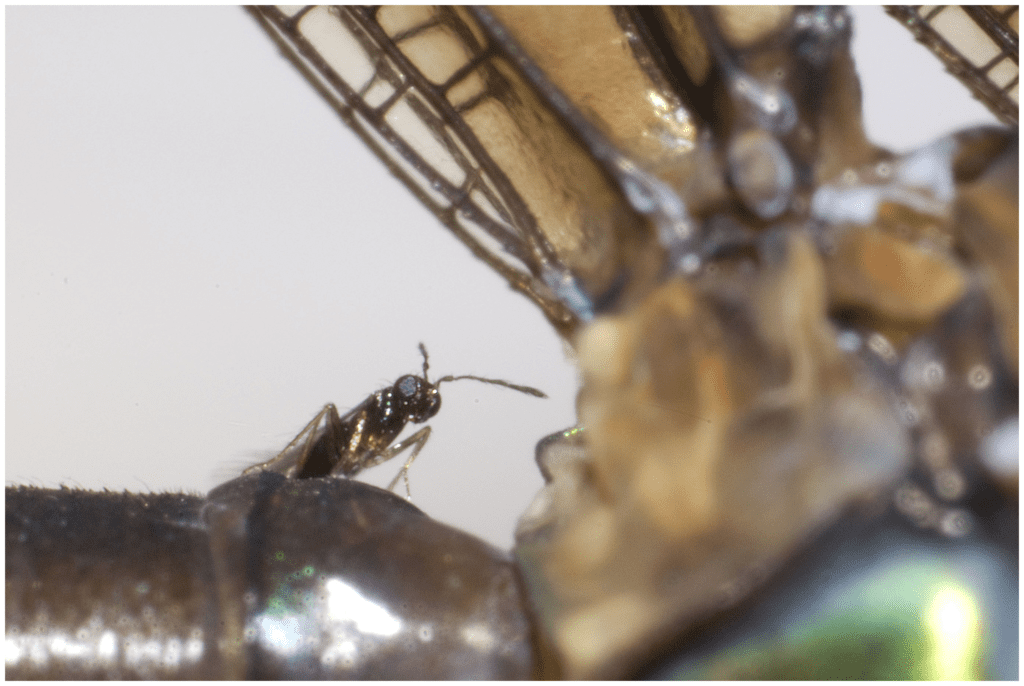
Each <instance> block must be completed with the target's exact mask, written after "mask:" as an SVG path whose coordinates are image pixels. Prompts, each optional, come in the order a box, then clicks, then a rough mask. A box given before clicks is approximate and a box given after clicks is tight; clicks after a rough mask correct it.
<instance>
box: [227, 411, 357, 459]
mask: <svg viewBox="0 0 1024 686" xmlns="http://www.w3.org/2000/svg"><path fill="white" fill-rule="evenodd" d="M325 420H326V421H325ZM322 422H323V423H326V424H327V425H328V426H331V427H336V426H338V424H340V423H341V417H340V416H338V408H337V407H335V406H334V403H327V404H326V405H324V407H323V409H322V410H320V411H319V412H317V414H316V416H315V417H313V419H312V420H311V421H310V422H309V424H306V426H305V427H303V429H302V431H300V432H299V433H298V434H297V435H296V436H295V438H293V439H292V440H291V442H290V443H289V444H288V445H286V446H285V447H284V450H282V451H281V452H279V453H278V454H277V455H275V456H274V457H272V458H270V459H269V460H267V461H266V462H261V463H259V464H255V465H253V466H252V467H249V468H248V469H246V470H245V471H243V472H242V474H243V475H244V474H252V473H253V472H261V471H270V472H278V473H279V474H284V475H285V476H287V477H294V476H295V475H296V474H298V473H300V472H301V471H302V468H303V467H304V466H305V464H306V460H307V459H308V458H309V453H310V451H311V450H312V449H313V444H314V443H315V442H316V439H317V436H318V435H319V434H320V432H319V431H318V430H317V429H318V428H319V427H320V424H321V423H322Z"/></svg>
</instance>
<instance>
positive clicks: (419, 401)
mask: <svg viewBox="0 0 1024 686" xmlns="http://www.w3.org/2000/svg"><path fill="white" fill-rule="evenodd" d="M419 348H420V353H421V354H422V355H423V376H416V375H415V374H406V375H404V376H401V377H399V378H398V380H397V381H395V383H394V384H393V385H391V386H389V387H387V388H382V389H380V390H379V391H376V392H375V393H372V394H371V395H370V396H369V397H368V398H366V400H364V401H363V402H361V403H359V404H358V405H356V406H355V407H354V408H352V409H351V410H349V411H348V412H346V413H345V414H344V415H339V414H338V408H337V407H335V405H334V403H328V404H326V405H324V408H323V409H322V410H320V412H318V413H317V415H316V416H315V417H313V420H312V421H310V422H309V424H307V425H306V426H305V428H303V429H302V431H300V432H299V434H298V435H297V436H296V437H295V438H294V439H292V441H291V443H289V444H288V445H287V446H285V448H284V450H282V451H281V452H280V453H278V454H277V455H276V456H275V457H274V458H272V459H270V460H268V461H266V462H263V463H261V464H258V465H254V466H252V467H249V468H248V469H246V470H245V472H243V473H244V474H250V473H253V472H257V471H273V472H278V473H280V474H283V475H284V476H286V477H289V478H296V479H310V478H315V477H321V476H331V475H334V476H339V475H340V476H346V477H352V476H355V475H356V474H358V473H359V472H361V471H363V470H364V469H369V468H370V467H375V466H377V465H379V464H381V463H383V462H387V461H388V460H390V459H391V458H393V457H395V456H396V455H399V454H401V453H402V452H404V451H405V450H407V449H409V448H412V453H411V454H410V455H409V459H407V460H406V461H405V464H404V465H402V468H401V469H400V470H399V472H398V474H397V475H395V478H394V479H392V481H391V483H390V484H389V485H388V490H394V488H395V485H396V484H398V480H399V479H404V480H405V492H406V496H407V497H408V498H411V497H412V493H411V491H410V490H409V467H410V466H411V465H412V463H413V460H415V459H416V456H417V455H419V453H420V450H422V449H423V446H424V445H426V443H427V439H428V438H430V427H429V426H425V427H423V428H422V429H420V430H419V431H417V432H416V433H414V434H412V435H411V436H409V437H408V438H406V439H404V440H401V441H398V442H397V443H395V442H394V441H395V439H396V438H397V437H398V434H400V433H402V430H403V429H404V428H405V425H406V424H407V423H409V422H415V423H417V424H422V423H423V422H425V421H427V420H428V419H430V418H431V417H433V416H434V415H436V414H437V413H438V411H439V410H440V409H441V394H440V392H439V391H438V386H440V385H441V384H443V383H445V382H448V381H458V380H460V379H472V380H474V381H482V382H483V383H489V384H494V385H495V386H504V387H505V388H511V389H512V390H514V391H519V392H520V393H526V394H529V395H533V396H536V397H538V398H546V397H547V395H545V394H544V393H543V392H541V391H538V390H537V389H536V388H531V387H529V386H520V385H517V384H514V383H509V382H508V381H502V380H501V379H485V378H483V377H480V376H472V375H469V374H465V375H462V376H443V377H441V378H440V379H438V380H437V381H435V382H433V383H431V381H430V379H429V378H428V376H427V370H428V369H429V368H430V363H429V361H428V357H427V349H426V347H424V345H423V344H422V343H420V344H419Z"/></svg>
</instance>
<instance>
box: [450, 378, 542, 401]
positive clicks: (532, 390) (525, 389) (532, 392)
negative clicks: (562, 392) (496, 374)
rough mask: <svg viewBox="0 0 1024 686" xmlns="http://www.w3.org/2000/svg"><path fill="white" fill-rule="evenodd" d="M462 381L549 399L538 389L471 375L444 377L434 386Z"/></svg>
mask: <svg viewBox="0 0 1024 686" xmlns="http://www.w3.org/2000/svg"><path fill="white" fill-rule="evenodd" d="M460 379H472V380H473V381H482V382H483V383H489V384H494V385H495V386H504V387H505V388H511V389H512V390H513V391H519V392H520V393H526V394H527V395H532V396H535V397H537V398H546V397H548V396H547V394H546V393H544V391H538V390H537V389H536V388H532V387H530V386H520V385H519V384H514V383H510V382H508V381H502V380H501V379H485V378H483V377H482V376H471V375H469V374H465V375H462V376H443V377H441V378H440V379H438V380H437V382H436V383H435V384H434V385H435V386H439V385H441V384H442V383H444V382H446V381H458V380H460Z"/></svg>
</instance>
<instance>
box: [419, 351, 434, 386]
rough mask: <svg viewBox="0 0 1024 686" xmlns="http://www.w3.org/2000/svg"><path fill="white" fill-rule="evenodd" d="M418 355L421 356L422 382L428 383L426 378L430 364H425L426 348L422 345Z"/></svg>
mask: <svg viewBox="0 0 1024 686" xmlns="http://www.w3.org/2000/svg"><path fill="white" fill-rule="evenodd" d="M420 353H422V354H423V380H424V381H426V382H427V383H430V380H429V379H428V378H427V370H428V369H430V363H429V362H427V346H425V345H423V344H422V343H420ZM435 385H436V384H435Z"/></svg>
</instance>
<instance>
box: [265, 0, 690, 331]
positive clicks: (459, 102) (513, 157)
mask: <svg viewBox="0 0 1024 686" xmlns="http://www.w3.org/2000/svg"><path fill="white" fill-rule="evenodd" d="M252 11H253V13H254V14H255V16H256V17H257V18H258V19H259V21H260V22H261V23H262V24H263V26H264V27H265V28H266V29H267V30H268V32H269V33H271V35H272V36H273V37H274V38H275V39H276V40H277V42H278V44H279V45H280V46H281V48H282V50H283V51H284V52H285V53H286V55H287V56H288V57H289V58H290V59H291V60H292V61H293V62H294V63H295V64H296V66H298V67H299V68H300V70H301V71H302V72H303V73H304V74H305V75H306V77H307V78H308V79H309V80H310V82H311V83H312V84H313V85H314V86H315V87H316V88H317V89H318V90H319V91H320V93H321V94H322V95H323V96H324V97H325V98H326V99H327V100H328V102H330V103H331V105H332V106H333V107H334V109H335V110H336V111H337V112H338V114H339V115H340V116H341V117H342V119H344V120H345V122H346V123H347V124H348V125H349V126H350V127H351V128H352V129H353V130H355V131H356V133H357V134H358V135H359V136H360V137H361V138H362V139H363V140H364V141H365V142H366V143H367V145H369V146H370V148H371V149H373V150H374V152H375V153H376V154H377V155H378V156H379V157H380V158H381V159H382V160H383V161H384V162H385V164H387V165H388V167H389V169H390V170H391V171H392V172H393V173H394V174H395V175H396V176H398V177H399V178H400V179H401V180H402V181H403V182H404V183H405V184H406V185H407V186H408V187H409V188H410V190H411V191H412V192H413V193H414V194H415V195H416V196H417V197H418V198H419V199H420V200H421V202H423V203H424V204H425V205H426V206H427V207H428V208H429V209H430V210H431V211H432V212H433V213H434V214H435V215H436V216H437V217H438V218H439V219H440V220H441V221H442V222H443V223H444V224H445V226H447V227H448V228H449V229H450V230H451V231H452V232H453V233H454V234H455V235H456V236H457V237H458V238H459V239H460V240H461V241H462V242H463V243H465V244H466V245H467V246H468V247H469V248H470V249H471V250H472V251H473V253H474V254H475V255H477V256H478V257H480V258H482V259H483V260H485V261H486V262H487V263H488V264H489V265H490V266H491V267H492V268H494V269H495V270H496V271H498V272H499V273H500V274H501V275H502V276H504V277H505V279H507V280H508V282H509V284H510V285H511V286H512V287H513V288H515V289H516V290H518V291H520V292H522V293H524V294H525V295H527V296H528V297H529V298H531V299H532V300H533V301H534V302H536V303H537V304H538V305H540V306H541V308H542V309H543V311H544V313H545V314H546V315H547V316H548V318H549V319H550V320H551V321H552V322H553V323H554V324H555V325H556V327H557V328H558V329H559V330H560V331H561V332H562V333H563V334H565V333H569V332H571V331H572V330H573V329H574V328H575V327H576V325H577V323H578V322H579V321H580V320H585V319H587V318H589V316H590V315H591V312H592V307H593V306H592V301H593V300H595V299H600V298H601V297H602V294H605V293H607V292H610V291H611V290H612V289H613V288H614V287H615V284H616V283H621V282H623V281H628V282H631V283H632V282H637V281H638V280H637V279H635V278H632V277H631V278H630V279H623V278H621V274H620V271H621V270H622V269H630V268H631V267H632V266H633V265H634V264H636V263H637V262H638V261H640V260H642V259H643V256H644V255H645V254H646V253H644V252H643V250H642V249H641V248H638V247H637V246H643V245H645V242H644V236H646V235H647V234H648V233H649V232H647V231H646V229H645V221H644V220H643V219H642V218H640V217H638V216H637V214H636V213H635V212H634V211H633V210H632V209H631V207H630V206H629V204H628V202H627V201H626V200H625V198H624V197H623V196H622V194H621V192H620V191H619V190H618V189H616V188H615V185H614V180H613V179H612V178H610V177H609V174H608V173H607V168H606V167H602V164H601V162H600V161H599V160H595V157H594V155H592V154H591V153H590V152H589V151H588V149H587V147H586V144H585V143H581V141H580V139H579V137H578V136H577V134H576V133H574V132H572V130H571V128H570V127H567V126H566V125H565V124H564V123H562V122H561V121H559V119H558V116H557V115H556V114H555V113H553V112H552V111H551V108H550V106H549V105H547V104H546V103H545V102H544V101H543V98H542V97H541V95H539V94H538V93H537V90H536V86H535V84H530V83H527V81H526V80H525V79H524V77H523V76H522V74H521V71H520V69H519V68H517V65H515V64H513V59H514V57H515V56H512V57H511V58H510V56H509V55H508V51H501V50H497V49H496V48H495V46H494V41H493V39H492V38H490V37H489V36H488V34H487V33H486V32H485V31H484V30H483V29H482V28H481V25H480V23H479V21H478V20H477V19H476V18H474V16H473V13H471V12H469V11H467V10H462V9H457V8H427V7H415V8H410V7H405V8H378V9H370V8H357V7H346V8H320V7H318V8H302V9H299V10H279V9H275V8H257V9H254V10H252ZM508 11H511V10H508ZM599 11H600V12H603V13H604V15H605V17H604V18H605V19H607V20H608V22H610V26H611V27H614V28H615V30H616V32H617V33H621V31H620V30H619V29H618V27H617V25H616V24H615V22H614V17H613V14H612V12H611V11H610V10H607V9H602V10H599ZM534 14H535V15H536V13H534ZM536 16H537V18H538V19H539V18H540V16H539V15H536ZM554 24H555V25H557V26H559V27H560V30H561V31H562V32H563V34H564V33H566V32H568V31H571V30H572V29H573V28H574V27H576V26H579V24H578V23H561V22H556V23H554ZM564 38H565V36H564V35H562V36H560V37H552V38H550V40H552V41H554V42H558V41H561V40H563V39H564ZM570 47H571V46H570ZM630 59H632V58H630ZM598 90H599V89H598V88H597V84H593V91H594V92H596V91H598ZM667 97H668V95H667V91H666V92H665V94H664V95H663V96H662V97H660V98H657V99H656V104H655V105H650V104H649V105H648V108H649V109H651V108H655V107H656V108H660V109H661V110H671V114H670V115H666V116H665V117H662V119H663V120H665V119H669V120H670V119H671V118H672V117H676V118H677V119H678V118H679V117H680V115H679V113H678V106H677V105H674V104H666V98H667ZM619 116H620V117H626V118H627V119H628V117H629V113H628V112H625V113H620V115H619ZM678 126H682V128H683V130H684V132H685V123H684V124H681V125H678ZM678 126H677V128H678ZM634 137H635V138H638V139H642V138H643V133H642V132H637V133H635V134H634ZM682 139H685V136H681V135H680V134H679V133H675V134H673V133H667V134H666V135H665V140H670V141H673V142H674V143H675V144H676V145H677V147H678V141H679V140H682Z"/></svg>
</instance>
